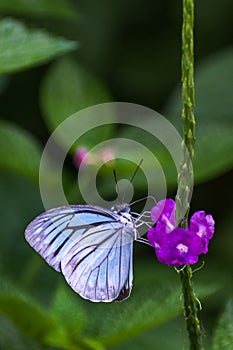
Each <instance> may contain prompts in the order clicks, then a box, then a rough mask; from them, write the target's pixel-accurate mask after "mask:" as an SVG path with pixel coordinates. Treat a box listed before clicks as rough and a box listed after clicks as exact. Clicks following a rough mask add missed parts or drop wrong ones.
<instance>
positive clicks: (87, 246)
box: [25, 205, 136, 302]
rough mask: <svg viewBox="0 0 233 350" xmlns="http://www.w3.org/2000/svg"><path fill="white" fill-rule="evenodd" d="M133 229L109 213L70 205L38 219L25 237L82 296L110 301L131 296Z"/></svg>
mask: <svg viewBox="0 0 233 350" xmlns="http://www.w3.org/2000/svg"><path fill="white" fill-rule="evenodd" d="M135 230H136V229H135V226H134V223H133V220H128V219H127V220H126V219H125V218H124V219H123V218H122V217H121V216H120V215H118V214H116V213H113V212H112V211H109V210H105V209H102V208H99V207H94V206H93V207H92V206H85V205H84V206H82V205H73V206H70V207H60V208H56V209H52V210H49V211H47V212H45V213H43V214H41V215H40V216H38V217H37V218H36V219H35V220H34V221H32V223H31V224H29V226H28V227H27V229H26V231H25V236H26V239H27V241H28V242H29V244H30V245H31V246H32V247H33V248H34V249H35V250H36V251H37V252H38V253H39V254H40V255H41V256H42V257H43V258H44V259H45V260H46V261H47V262H48V264H50V265H51V266H53V268H54V269H56V270H57V271H61V272H62V273H63V275H64V277H65V279H66V280H67V282H68V283H69V284H70V286H71V287H72V288H73V289H74V290H75V291H76V292H77V293H79V294H80V295H81V296H82V297H84V298H86V299H89V300H92V301H106V302H108V301H112V300H115V299H117V300H123V299H125V298H126V297H128V295H129V294H130V291H131V288H132V279H133V272H132V245H133V240H134V239H135Z"/></svg>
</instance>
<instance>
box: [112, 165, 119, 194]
mask: <svg viewBox="0 0 233 350" xmlns="http://www.w3.org/2000/svg"><path fill="white" fill-rule="evenodd" d="M113 176H114V181H115V185H116V191H117V194H118V193H119V188H118V184H117V176H116V170H115V169H113Z"/></svg>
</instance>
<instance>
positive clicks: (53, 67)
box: [0, 0, 233, 350]
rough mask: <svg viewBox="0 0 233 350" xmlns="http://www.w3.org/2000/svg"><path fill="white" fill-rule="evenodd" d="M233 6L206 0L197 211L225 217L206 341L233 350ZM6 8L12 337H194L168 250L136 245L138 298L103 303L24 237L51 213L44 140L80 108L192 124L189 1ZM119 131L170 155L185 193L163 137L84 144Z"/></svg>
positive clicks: (2, 166)
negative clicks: (186, 26)
mask: <svg viewBox="0 0 233 350" xmlns="http://www.w3.org/2000/svg"><path fill="white" fill-rule="evenodd" d="M232 13H233V3H232V1H230V0H223V1H222V2H221V4H219V3H218V2H217V1H216V0H215V1H210V0H206V1H205V2H197V3H196V23H195V25H196V43H195V50H196V67H195V68H196V70H195V72H196V77H195V78H196V81H195V82H196V118H197V135H196V136H197V144H196V154H195V160H194V170H195V183H196V187H195V188H194V194H193V199H192V207H191V210H192V211H194V210H200V209H205V210H206V211H207V212H208V213H212V214H213V215H214V217H215V219H216V234H215V238H214V239H213V242H211V244H210V252H209V254H208V255H207V256H205V262H206V266H205V267H204V268H203V269H202V270H201V271H199V272H197V273H196V274H195V275H194V283H195V285H196V287H197V294H198V296H199V298H200V300H201V302H202V304H203V311H202V313H201V318H202V320H203V324H204V327H205V334H206V335H205V345H206V349H219V348H221V349H232V343H233V341H232V340H233V339H232V327H233V326H232V325H233V310H232V300H231V299H230V296H232V292H233V278H232V276H233V274H232V263H233V255H232V244H233V239H232V229H233V222H232V200H231V193H232V191H231V189H232V164H233V153H232V148H233V138H232V131H233V130H232V129H233V120H232V110H233V102H232V81H233V48H232V42H231V40H232V29H233V28H232V23H233V21H232ZM0 14H1V19H0V72H1V74H2V75H1V76H0V102H1V119H2V120H1V122H0V171H1V173H0V213H1V229H0V230H1V231H0V235H1V236H0V237H1V244H0V348H1V349H3V350H6V349H12V350H18V349H35V350H37V349H55V348H56V349H57V348H58V349H70V350H71V349H81V350H82V349H108V348H114V349H128V348H130V349H131V348H134V349H147V348H148V349H149V348H154V349H165V350H169V349H181V348H183V349H187V348H188V340H187V336H186V332H185V324H184V321H183V319H182V317H181V313H182V303H181V301H180V299H179V296H180V286H179V279H178V278H177V274H176V272H175V271H174V270H173V269H172V268H168V267H165V266H162V264H159V263H158V262H156V261H155V257H154V255H153V252H151V254H148V249H149V247H144V246H140V245H139V244H137V243H135V252H134V260H135V268H134V272H135V284H134V288H133V292H132V296H131V297H130V299H128V300H127V301H124V302H123V303H111V304H107V305H106V304H104V305H103V304H95V303H90V302H88V301H85V300H82V299H81V298H80V297H79V296H78V295H76V294H75V293H74V292H73V291H72V290H71V289H70V288H69V287H68V286H67V285H66V283H65V281H64V280H63V278H62V276H60V275H59V274H58V273H56V272H55V271H53V270H52V269H51V268H50V267H49V266H48V265H47V264H46V263H45V262H44V261H43V260H42V259H41V258H40V257H39V256H38V255H37V254H36V253H35V252H34V251H33V250H32V249H31V248H30V247H29V246H28V244H27V243H26V242H25V240H24V235H23V232H24V229H25V226H26V225H27V224H28V223H29V222H30V221H31V220H32V219H33V218H34V217H35V216H36V215H37V214H38V213H40V212H42V211H43V206H42V203H41V199H40V194H39V186H38V169H39V162H40V157H41V154H42V150H43V145H44V144H45V142H46V140H47V139H48V137H49V135H50V133H51V132H52V131H53V130H54V129H55V128H56V126H57V125H59V123H61V122H62V121H63V120H65V118H66V117H68V116H69V115H70V114H72V113H74V112H76V111H78V110H80V109H82V108H84V107H87V106H90V105H93V104H97V103H102V102H107V101H126V102H134V103H138V104H144V105H146V106H148V107H151V108H153V109H155V110H157V111H159V112H161V113H163V114H164V115H165V116H166V117H167V118H168V119H169V120H170V121H171V122H172V123H173V124H174V125H175V126H176V127H177V129H178V130H181V119H180V82H179V81H180V31H181V30H180V24H181V3H179V4H177V3H175V2H169V1H167V0H166V1H163V2H162V1H160V2H159V1H153V2H149V1H148V2H143V1H142V0H141V1H138V2H132V1H130V0H127V1H118V2H108V1H107V0H102V1H100V2H94V1H90V0H86V1H76V0H73V1H72V0H59V1H58V0H56V1H55V0H53V1H51V0H39V1H35V0H34V1H31V0H25V1H22V0H14V1H13V0H12V1H10V0H5V1H1V2H0ZM58 56H62V57H58ZM109 136H111V137H119V136H120V137H127V136H128V137H129V138H133V139H136V140H138V141H139V142H142V143H143V142H144V144H145V145H146V146H147V147H149V148H150V149H151V150H152V151H153V152H154V153H155V154H156V156H157V157H158V159H159V161H160V162H161V164H162V165H163V169H164V172H165V175H166V178H167V185H168V189H169V192H170V193H169V194H170V195H173V193H174V191H175V186H176V174H175V172H174V165H172V161H171V159H170V158H169V156H168V155H167V153H166V150H165V149H163V148H161V147H160V146H159V145H157V143H156V140H151V139H150V137H149V136H148V137H145V135H138V131H137V130H135V129H133V128H120V129H115V128H113V127H112V126H109V127H107V128H106V129H105V130H104V131H103V130H101V131H99V130H96V131H93V132H92V133H91V132H90V134H87V135H84V136H83V138H82V139H81V141H79V142H80V145H83V144H84V145H86V146H93V145H94V144H95V142H96V140H104V139H107V138H108V137H109ZM56 141H57V144H58V147H63V145H62V142H59V140H56ZM73 152H74V147H73V148H71V150H70V155H69V156H68V157H67V160H66V163H65V167H64V182H65V185H66V187H67V193H68V196H69V198H70V200H71V201H73V202H74V201H75V202H77V203H78V202H80V201H81V199H80V194H79V192H78V190H77V188H75V185H74V184H75V181H76V170H75V169H74V167H73V164H72V155H73ZM145 162H146V160H145ZM118 165H119V166H118ZM114 167H116V164H115V165H114ZM134 167H135V165H134V164H133V163H130V162H128V163H125V162H123V161H119V164H118V163H117V167H116V170H117V173H118V176H119V178H121V177H122V178H125V177H130V175H131V174H132V172H133V170H134ZM110 174H112V168H110V169H109V168H106V169H103V171H102V173H101V174H100V179H99V183H100V189H101V186H102V187H103V184H104V195H105V196H106V197H107V198H111V199H112V193H113V192H114V190H115V189H114V181H112V180H109V179H110V176H111V175H110ZM50 175H51V174H50ZM106 178H108V181H106ZM106 182H107V183H106ZM105 184H106V185H105ZM135 192H136V197H137V198H140V197H142V196H143V195H145V194H146V184H145V178H144V177H143V176H142V174H140V173H139V174H138V178H137V179H135Z"/></svg>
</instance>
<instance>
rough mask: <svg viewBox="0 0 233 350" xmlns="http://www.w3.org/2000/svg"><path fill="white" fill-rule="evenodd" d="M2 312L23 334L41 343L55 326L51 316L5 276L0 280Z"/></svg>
mask: <svg viewBox="0 0 233 350" xmlns="http://www.w3.org/2000/svg"><path fill="white" fill-rule="evenodd" d="M0 313H2V314H4V315H5V316H6V317H7V318H8V319H9V320H10V321H11V322H12V323H13V324H14V325H16V327H17V328H18V329H19V330H20V331H21V332H22V333H23V334H25V335H26V336H28V337H29V338H32V339H35V340H37V341H38V342H39V343H43V339H44V338H45V336H46V335H47V333H48V332H50V331H51V329H53V328H54V326H55V321H54V319H52V317H51V316H49V315H48V314H47V313H46V312H45V311H43V310H42V309H41V307H40V306H39V305H38V304H37V303H36V302H35V301H34V300H32V299H31V298H29V297H28V296H26V295H25V294H24V293H23V292H21V291H20V290H19V289H18V288H17V287H16V286H15V285H14V284H12V283H11V282H10V281H9V280H7V279H5V278H4V277H3V276H1V281H0Z"/></svg>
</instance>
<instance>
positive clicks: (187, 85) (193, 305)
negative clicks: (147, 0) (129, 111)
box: [176, 0, 204, 350]
mask: <svg viewBox="0 0 233 350" xmlns="http://www.w3.org/2000/svg"><path fill="white" fill-rule="evenodd" d="M193 28H194V0H183V25H182V120H183V143H182V147H183V150H184V152H183V163H182V165H181V170H180V174H179V175H178V190H177V195H176V203H177V209H176V215H177V218H178V219H179V218H180V213H181V212H182V208H189V201H190V197H191V191H192V188H191V186H190V183H191V182H190V178H191V177H192V176H193V173H192V164H191V161H192V159H193V157H194V143H195V118H194V52H193ZM187 222H188V211H187V213H186V215H185V220H184V221H183V222H182V226H183V227H187ZM179 273H180V279H181V283H182V293H183V300H184V316H185V320H186V328H187V331H188V333H189V340H190V350H203V349H204V348H203V346H202V332H201V327H200V321H199V319H198V306H199V305H198V301H197V298H196V296H195V292H194V288H193V283H192V269H191V266H190V265H186V266H185V267H184V269H182V270H181V271H180V272H179Z"/></svg>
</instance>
